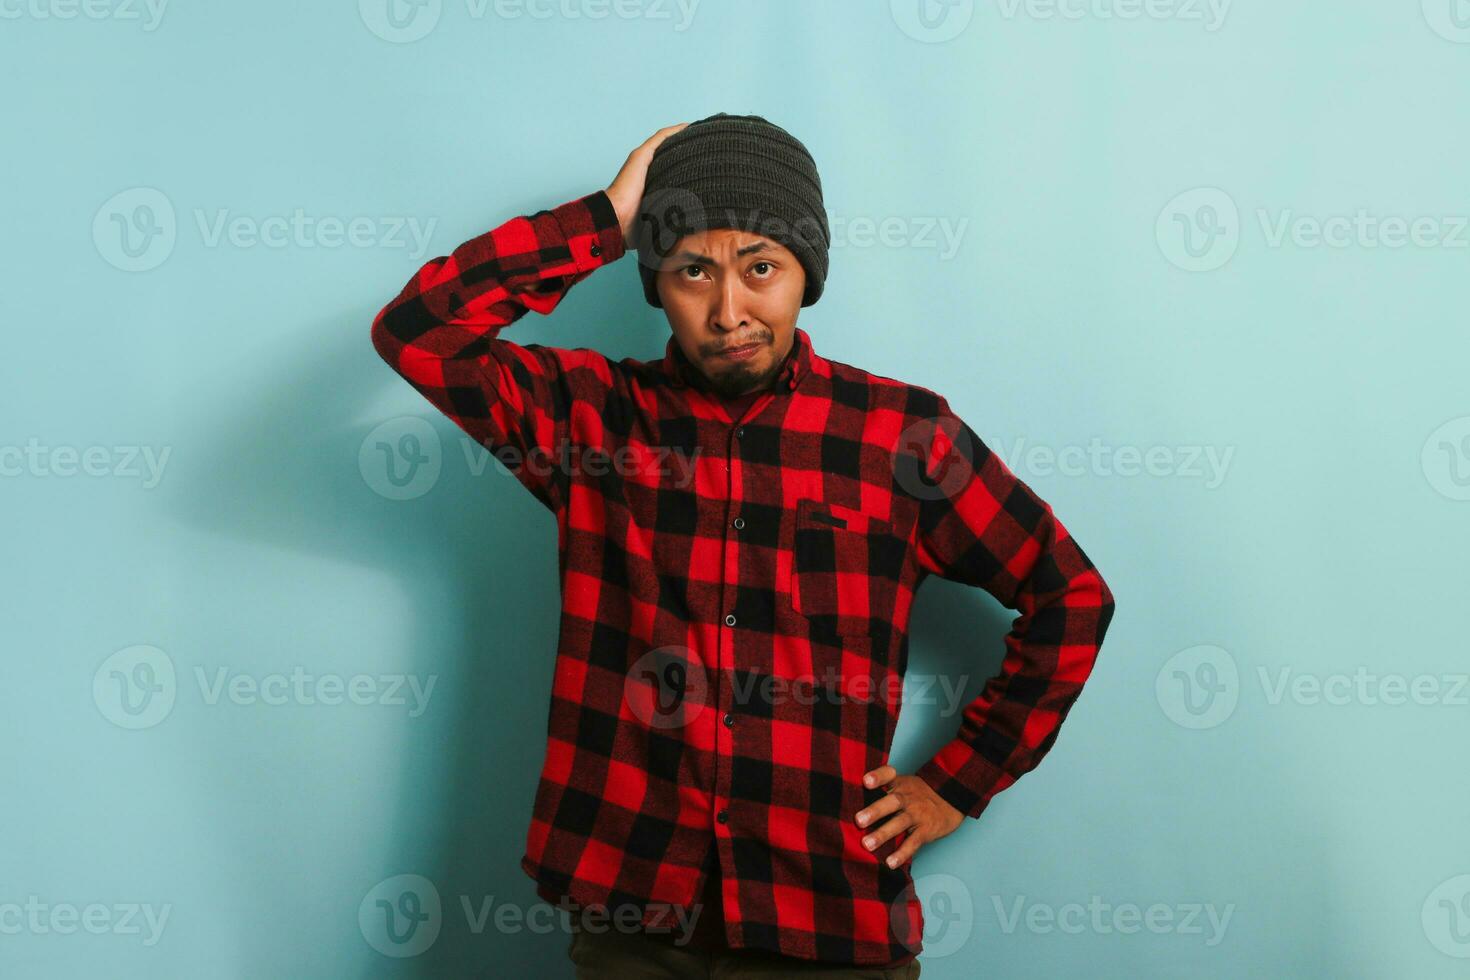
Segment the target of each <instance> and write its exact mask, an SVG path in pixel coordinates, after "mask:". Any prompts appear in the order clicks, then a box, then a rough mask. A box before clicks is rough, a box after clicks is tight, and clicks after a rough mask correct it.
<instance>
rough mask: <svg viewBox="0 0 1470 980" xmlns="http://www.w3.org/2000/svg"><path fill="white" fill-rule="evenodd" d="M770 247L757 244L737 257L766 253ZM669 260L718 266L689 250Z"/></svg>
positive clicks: (739, 253)
mask: <svg viewBox="0 0 1470 980" xmlns="http://www.w3.org/2000/svg"><path fill="white" fill-rule="evenodd" d="M770 247H771V243H770V242H756V243H755V244H753V245H747V246H745V247H744V248H742V249H741V250H740V251H738V252H736V253H735V257H736V258H737V259H739V258H744V257H745V256H747V255H752V254H754V253H756V252H764V251H766V250H767V249H768V248H770ZM669 258H670V259H672V260H673V261H676V262H702V263H704V264H705V265H715V264H716V262H715V260H714V259H712V258H710V257H709V256H708V255H700V254H699V253H698V252H691V251H689V250H688V249H685V250H683V251H681V252H677V253H675V254H674V255H671V256H669Z"/></svg>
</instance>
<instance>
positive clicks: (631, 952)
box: [567, 923, 919, 980]
mask: <svg viewBox="0 0 1470 980" xmlns="http://www.w3.org/2000/svg"><path fill="white" fill-rule="evenodd" d="M567 955H568V956H570V957H571V960H572V962H573V963H575V964H576V966H577V980H685V978H695V977H698V978H699V980H725V978H731V980H734V978H737V977H810V978H812V980H818V978H822V980H918V978H919V961H918V959H917V958H915V959H912V960H910V961H909V962H908V963H905V964H904V965H903V966H898V967H891V968H884V967H881V966H842V965H840V964H835V963H818V962H816V961H814V960H803V959H798V958H795V957H791V956H782V955H780V954H778V953H772V952H768V951H766V950H752V949H722V948H701V947H697V946H692V945H682V946H681V945H678V944H675V943H673V942H670V941H668V940H667V939H654V938H650V937H648V936H644V935H642V934H640V933H637V932H625V931H622V930H619V929H617V928H614V927H612V926H611V925H609V924H606V923H604V926H603V928H602V931H600V932H594V931H592V930H591V929H582V928H580V927H578V926H575V925H574V926H573V928H572V938H571V943H570V945H569V947H568V949H567Z"/></svg>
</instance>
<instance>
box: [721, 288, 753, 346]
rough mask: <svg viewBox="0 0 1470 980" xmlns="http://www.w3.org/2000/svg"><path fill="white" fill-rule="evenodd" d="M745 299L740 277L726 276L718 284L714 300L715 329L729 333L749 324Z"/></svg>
mask: <svg viewBox="0 0 1470 980" xmlns="http://www.w3.org/2000/svg"><path fill="white" fill-rule="evenodd" d="M745 301H746V294H745V286H744V284H742V283H741V281H740V277H738V276H735V277H730V276H726V277H725V278H724V281H723V282H722V283H721V284H720V289H719V292H718V294H717V296H716V300H715V309H714V328H715V330H717V331H720V332H723V333H730V332H732V331H737V330H739V329H741V328H742V327H744V326H747V325H749V323H750V318H749V316H748V315H747V313H746V308H745Z"/></svg>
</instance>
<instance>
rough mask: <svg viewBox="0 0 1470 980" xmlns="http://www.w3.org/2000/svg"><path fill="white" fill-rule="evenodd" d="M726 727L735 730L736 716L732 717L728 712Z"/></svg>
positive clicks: (726, 713) (726, 714)
mask: <svg viewBox="0 0 1470 980" xmlns="http://www.w3.org/2000/svg"><path fill="white" fill-rule="evenodd" d="M725 727H726V728H734V727H735V716H734V715H732V714H730V712H728V711H727V712H725Z"/></svg>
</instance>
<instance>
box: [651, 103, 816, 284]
mask: <svg viewBox="0 0 1470 980" xmlns="http://www.w3.org/2000/svg"><path fill="white" fill-rule="evenodd" d="M715 228H738V229H741V230H743V231H748V232H750V233H752V234H756V235H764V236H765V237H767V238H770V239H771V240H773V241H776V242H780V243H781V244H782V245H784V246H786V247H787V248H789V249H790V250H791V251H792V253H793V254H794V255H795V256H796V258H797V261H799V262H800V263H801V266H802V268H803V269H804V270H805V271H806V291H805V293H803V295H802V301H801V305H802V306H811V305H812V304H813V303H815V302H816V301H817V299H818V298H819V297H821V295H822V287H823V285H824V284H825V282H826V279H827V250H828V249H829V248H830V247H831V244H832V231H831V229H830V228H829V227H828V225H827V211H826V208H825V207H824V206H823V203H822V180H821V177H819V176H818V175H817V165H816V163H815V162H814V161H813V160H812V156H811V154H810V153H808V152H807V149H806V147H805V146H803V145H802V143H801V141H800V140H798V139H797V138H796V137H795V136H792V135H791V134H790V133H788V132H786V130H784V129H782V128H781V127H780V126H777V125H775V124H774V123H771V122H768V121H766V120H765V119H763V118H761V117H760V116H732V115H729V114H728V113H724V112H720V113H716V114H715V115H713V116H708V117H706V118H704V119H701V120H699V121H697V122H692V123H690V124H689V125H688V126H685V127H684V128H683V129H681V130H680V131H679V132H677V133H675V134H674V135H672V136H670V137H668V138H667V139H665V140H664V141H663V142H662V143H660V144H659V146H658V149H657V150H655V151H654V153H653V159H652V160H650V161H649V164H648V174H647V176H646V177H645V179H644V185H643V199H642V200H641V201H640V202H639V205H638V221H637V226H636V229H635V232H634V234H635V238H636V239H637V241H636V242H635V244H636V246H637V249H638V273H639V275H640V276H642V277H643V293H644V296H646V297H647V299H648V302H649V304H650V305H651V306H656V307H660V308H662V306H663V304H662V303H660V302H659V299H658V288H657V286H656V285H655V277H656V276H657V273H658V269H659V265H660V263H661V262H662V261H663V258H664V256H666V255H667V254H668V253H669V252H671V251H673V247H674V244H675V243H676V242H678V240H679V239H680V238H682V237H684V236H685V235H688V234H691V233H693V232H696V231H705V230H710V229H715Z"/></svg>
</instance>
